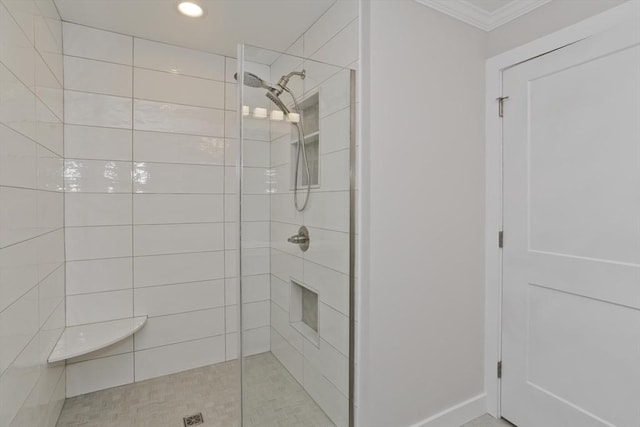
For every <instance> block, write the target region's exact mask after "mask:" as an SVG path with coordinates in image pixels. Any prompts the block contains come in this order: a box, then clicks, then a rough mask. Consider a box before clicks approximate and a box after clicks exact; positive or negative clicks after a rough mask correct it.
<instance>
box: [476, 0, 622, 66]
mask: <svg viewBox="0 0 640 427" xmlns="http://www.w3.org/2000/svg"><path fill="white" fill-rule="evenodd" d="M625 1H627V0H553V1H552V2H550V3H547V4H545V5H544V6H541V7H539V8H537V9H535V10H533V11H531V12H529V13H527V14H526V15H523V16H521V17H519V18H517V19H514V20H513V21H511V22H508V23H506V24H504V25H502V26H500V27H498V28H496V29H494V30H492V31H490V32H489V33H488V35H487V58H490V57H492V56H495V55H497V54H499V53H502V52H505V51H507V50H509V49H512V48H514V47H516V46H520V45H522V44H525V43H527V42H530V41H533V40H535V39H537V38H540V37H543V36H546V35H547V34H551V33H553V32H554V31H558V30H560V29H562V28H564V27H567V26H569V25H572V24H575V23H576V22H579V21H582V20H584V19H587V18H588V17H590V16H593V15H597V14H598V13H600V12H603V11H605V10H607V9H610V8H612V7H614V6H617V5H619V4H621V3H624V2H625Z"/></svg>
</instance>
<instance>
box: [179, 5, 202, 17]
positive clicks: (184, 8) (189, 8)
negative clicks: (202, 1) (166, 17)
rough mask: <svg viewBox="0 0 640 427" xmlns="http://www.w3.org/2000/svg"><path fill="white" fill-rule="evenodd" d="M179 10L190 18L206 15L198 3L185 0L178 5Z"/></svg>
mask: <svg viewBox="0 0 640 427" xmlns="http://www.w3.org/2000/svg"><path fill="white" fill-rule="evenodd" d="M178 10H179V11H180V13H182V14H183V15H185V16H188V17H189V18H199V17H201V16H202V15H204V9H203V8H202V6H200V5H199V4H197V3H194V2H191V1H183V2H181V3H180V4H179V5H178Z"/></svg>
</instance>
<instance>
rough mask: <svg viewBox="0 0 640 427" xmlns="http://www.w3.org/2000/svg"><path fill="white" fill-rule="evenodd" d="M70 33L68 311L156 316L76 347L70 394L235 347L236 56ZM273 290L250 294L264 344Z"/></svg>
mask: <svg viewBox="0 0 640 427" xmlns="http://www.w3.org/2000/svg"><path fill="white" fill-rule="evenodd" d="M64 38H65V40H64V41H65V43H64V49H65V51H64V53H65V73H66V74H65V102H66V104H65V113H66V116H65V143H66V145H65V187H66V237H67V246H66V255H67V276H68V282H67V324H68V325H77V324H83V323H91V322H99V321H106V320H112V319H118V318H123V317H129V316H133V315H136V316H139V315H148V316H149V320H148V322H147V324H146V325H145V326H144V328H143V329H142V330H141V331H140V332H139V333H137V334H136V335H135V336H134V337H131V338H129V339H127V340H124V341H122V342H120V343H117V344H115V345H113V346H110V347H107V348H105V349H103V350H100V351H98V352H94V353H92V354H89V355H86V356H82V357H79V358H76V359H73V360H70V361H69V364H68V367H67V396H75V395H78V394H83V393H88V392H91V391H96V390H101V389H104V388H108V387H113V386H117V385H122V384H127V383H131V382H134V381H142V380H145V379H149V378H153V377H157V376H161V375H166V374H170V373H174V372H179V371H183V370H187V369H192V368H196V367H200V366H204V365H209V364H213V363H218V362H223V361H225V360H231V359H234V358H236V357H237V321H236V316H237V302H236V298H235V295H236V288H237V287H236V278H235V275H236V269H235V265H236V262H235V258H236V253H235V250H234V249H235V239H234V237H235V227H234V222H237V218H236V216H237V210H236V209H235V204H236V203H237V202H236V201H235V198H234V194H236V193H237V189H236V188H235V155H234V154H235V150H236V141H235V139H234V138H235V133H236V117H235V115H236V113H235V102H234V96H235V83H234V81H233V72H234V71H235V60H233V59H230V58H225V57H224V56H219V55H213V54H209V53H204V52H199V51H194V50H189V49H184V48H178V47H174V46H171V45H166V44H162V43H156V42H152V41H147V40H143V39H139V38H133V37H130V36H126V35H121V34H115V33H111V32H107V31H101V30H97V29H93V28H89V27H84V26H80V25H75V24H70V23H64ZM263 139H264V140H265V141H268V134H267V135H266V136H264V138H263ZM267 143H268V142H264V144H265V145H266V144H267ZM264 251H265V252H267V253H268V249H264ZM265 287H267V288H268V286H265ZM262 304H263V305H264V306H265V307H267V309H266V310H265V309H264V308H263V309H261V308H260V307H258V306H257V305H256V302H255V301H252V304H247V306H246V308H245V312H246V314H247V316H248V317H250V318H251V319H253V321H254V324H261V325H262V326H263V333H262V335H260V336H254V338H255V340H256V342H257V344H256V345H254V347H253V351H254V352H260V351H268V350H269V342H268V338H269V333H268V324H269V316H268V304H269V303H268V297H266V300H265V301H264V302H262ZM254 335H255V334H254ZM265 339H266V341H265ZM249 344H252V342H251V341H250V342H249Z"/></svg>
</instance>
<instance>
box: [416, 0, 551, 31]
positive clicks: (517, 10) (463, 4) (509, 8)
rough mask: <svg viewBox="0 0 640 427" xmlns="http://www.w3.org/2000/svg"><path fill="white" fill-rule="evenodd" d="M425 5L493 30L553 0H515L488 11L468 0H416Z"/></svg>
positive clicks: (481, 27) (483, 28)
mask: <svg viewBox="0 0 640 427" xmlns="http://www.w3.org/2000/svg"><path fill="white" fill-rule="evenodd" d="M415 1H416V2H417V3H420V4H422V5H424V6H427V7H430V8H432V9H435V10H437V11H439V12H442V13H444V14H447V15H449V16H452V17H454V18H456V19H459V20H461V21H463V22H466V23H467V24H470V25H473V26H474V27H478V28H480V29H482V30H485V31H491V30H493V29H494V28H497V27H499V26H500V25H503V24H506V23H507V22H509V21H512V20H514V19H516V18H518V17H519V16H522V15H524V14H525V13H528V12H531V11H532V10H534V9H537V8H539V7H540V6H543V5H545V4H547V3H549V2H550V1H551V0H513V1H511V3H507V4H506V5H504V6H502V7H500V8H498V9H496V10H495V11H493V12H488V11H486V10H484V9H482V8H480V7H478V6H476V5H474V4H473V3H470V2H469V1H468V0H415Z"/></svg>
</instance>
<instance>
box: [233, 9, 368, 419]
mask: <svg viewBox="0 0 640 427" xmlns="http://www.w3.org/2000/svg"><path fill="white" fill-rule="evenodd" d="M357 29H358V6H357V2H356V1H352V0H338V1H337V2H336V3H335V5H334V6H332V7H331V8H330V9H329V10H328V11H327V12H326V13H325V14H324V15H323V16H322V17H321V18H320V19H319V20H318V21H317V22H316V23H315V24H314V25H313V26H312V27H311V28H310V29H309V30H307V31H306V32H305V33H304V34H303V36H302V37H300V39H298V40H297V41H296V42H295V43H294V44H293V45H292V46H291V47H290V49H289V50H288V53H290V54H292V55H299V56H303V57H305V58H308V59H311V60H317V61H322V62H326V63H328V64H335V65H337V66H340V67H347V68H354V65H356V64H357V61H358V34H357ZM301 68H305V69H306V70H307V78H305V80H304V81H302V82H300V81H299V80H294V79H292V80H291V82H292V83H294V84H297V86H293V85H292V88H293V90H294V91H296V93H298V94H301V93H302V94H303V96H304V97H306V96H309V95H312V94H313V93H315V92H319V111H320V113H319V116H320V147H319V148H320V185H319V187H318V188H315V189H313V190H312V193H311V198H310V201H309V205H308V207H307V209H306V210H305V211H304V212H302V213H299V212H297V211H296V210H295V208H294V204H293V193H292V191H291V189H292V187H293V184H292V183H290V182H289V181H290V177H291V176H292V175H291V170H290V168H291V163H292V162H291V159H290V158H291V141H292V140H294V139H295V138H294V137H293V136H292V133H291V126H290V125H289V124H287V123H283V124H281V125H275V126H274V125H272V128H271V138H272V139H271V168H272V173H273V175H274V176H273V178H274V182H272V187H271V188H272V190H271V191H272V193H271V227H270V228H271V265H270V266H271V268H270V271H271V352H272V353H273V354H274V355H275V356H276V358H278V360H280V362H281V363H282V364H283V365H284V366H285V367H286V368H287V369H288V370H289V372H290V373H291V375H292V376H293V377H294V378H296V379H297V380H298V382H300V384H302V385H303V387H304V388H305V390H306V391H307V392H308V393H309V395H310V396H311V397H312V398H313V399H314V400H315V401H316V403H318V405H319V406H320V407H321V408H322V409H323V410H324V411H325V412H326V413H327V415H328V416H329V417H330V418H331V420H332V421H333V422H334V423H335V424H336V425H337V426H346V425H348V413H349V400H348V396H349V188H350V182H349V170H350V163H349V160H350V159H349V144H350V108H349V107H350V90H349V88H350V72H349V71H348V70H342V69H340V68H337V67H333V66H330V65H326V64H321V63H315V62H311V61H309V60H302V59H299V58H297V57H292V56H286V55H283V56H281V57H280V58H278V59H277V60H276V61H275V62H274V63H273V64H272V66H271V75H272V76H275V77H276V78H277V77H278V76H280V75H283V74H287V73H289V72H290V71H292V70H294V69H296V70H298V69H301ZM251 149H252V148H250V147H248V146H247V145H245V153H247V152H248V151H250V150H251ZM245 157H248V154H245ZM245 177H247V174H245ZM249 179H251V176H249ZM299 197H302V196H301V195H299ZM303 224H304V225H306V226H307V227H308V229H309V233H310V236H311V245H310V247H309V250H308V251H307V252H304V253H303V252H301V251H300V250H299V249H298V248H297V247H296V246H294V245H291V244H290V243H287V241H286V239H287V237H289V236H291V235H292V234H295V233H296V232H297V230H298V227H299V226H300V225H303ZM292 279H295V280H296V281H297V282H299V283H301V284H303V285H304V286H306V287H308V288H310V289H312V290H313V291H314V292H317V293H318V299H319V302H318V328H319V331H318V332H319V333H318V340H317V342H314V341H313V340H312V339H310V337H308V336H306V335H304V334H302V333H301V332H299V330H298V329H296V328H293V327H292V326H291V322H290V313H289V311H290V306H291V298H292V297H293V294H292V293H291V280H292ZM245 291H246V284H245Z"/></svg>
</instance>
